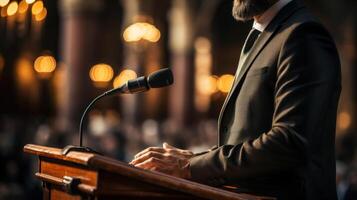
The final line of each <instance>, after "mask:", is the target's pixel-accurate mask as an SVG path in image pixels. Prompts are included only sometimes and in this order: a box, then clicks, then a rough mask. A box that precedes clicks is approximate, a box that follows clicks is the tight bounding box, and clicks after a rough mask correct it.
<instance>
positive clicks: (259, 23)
mask: <svg viewBox="0 0 357 200" xmlns="http://www.w3.org/2000/svg"><path fill="white" fill-rule="evenodd" d="M290 1H292V0H279V1H278V2H276V3H275V4H274V5H272V6H271V7H270V8H269V9H268V10H266V11H265V12H264V13H263V14H262V15H260V16H259V17H258V18H257V19H255V20H254V23H253V28H254V29H257V30H258V31H260V32H263V31H264V30H265V29H266V27H267V26H268V25H269V23H270V22H271V20H273V18H274V17H275V16H276V15H277V14H278V12H279V11H280V10H281V9H282V8H283V7H284V6H286V4H288V3H289V2H290Z"/></svg>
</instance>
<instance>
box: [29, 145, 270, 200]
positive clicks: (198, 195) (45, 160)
mask: <svg viewBox="0 0 357 200" xmlns="http://www.w3.org/2000/svg"><path fill="white" fill-rule="evenodd" d="M24 151H25V152H26V153H30V154H33V155H37V156H39V157H40V162H41V164H40V172H41V173H42V174H48V175H51V176H54V177H57V178H63V176H71V177H76V178H80V180H81V182H82V183H84V184H85V185H88V186H90V187H92V188H95V195H98V197H100V196H102V197H104V196H107V197H108V198H109V197H113V196H117V197H118V196H121V197H128V198H129V197H130V198H131V197H137V198H138V199H143V198H144V197H145V198H144V199H147V198H154V199H165V198H166V199H173V197H175V199H211V200H258V199H267V200H269V199H274V198H270V197H261V196H254V195H247V194H238V193H234V192H230V191H227V190H223V189H220V188H215V187H211V186H208V185H203V184H200V183H196V182H192V181H189V180H185V179H181V178H177V177H173V176H170V175H167V174H163V173H160V172H154V171H148V170H144V169H140V168H136V167H134V166H131V165H128V164H126V163H124V162H120V161H118V160H114V159H111V158H108V157H105V156H101V155H97V154H93V153H84V152H70V153H68V154H67V155H62V154H61V149H58V148H51V147H44V146H39V145H32V144H29V145H26V146H25V147H24ZM51 192H52V191H51ZM51 197H52V193H51ZM146 197H147V198H146ZM193 197H194V198H193ZM130 198H129V199H130ZM125 199H126V198H125Z"/></svg>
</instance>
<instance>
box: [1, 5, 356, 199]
mask: <svg viewBox="0 0 357 200" xmlns="http://www.w3.org/2000/svg"><path fill="white" fill-rule="evenodd" d="M305 4H306V5H307V6H308V7H309V8H310V9H311V10H312V11H313V12H314V14H315V15H316V16H318V17H319V18H320V19H321V21H322V23H323V24H324V25H325V26H326V27H327V28H328V29H329V31H330V32H331V34H332V36H333V37H334V39H335V41H336V44H337V46H338V49H339V53H340V58H341V62H342V74H343V91H342V94H341V99H340V106H339V111H338V116H337V119H338V120H337V133H336V159H337V160H336V162H337V176H336V181H337V189H338V195H339V198H340V199H357V197H356V185H357V170H356V166H357V164H356V160H357V157H356V154H355V152H356V147H357V145H356V140H357V139H356V137H357V133H356V130H357V129H356V128H357V127H356V126H357V96H356V92H357V71H356V67H357V59H356V58H357V52H356V47H357V13H356V7H357V2H356V1H354V0H343V1H341V0H329V1H325V0H305ZM0 9H1V12H0V15H1V16H0V162H1V164H0V173H1V175H0V199H40V198H41V183H40V182H39V181H38V180H36V179H35V178H34V176H33V173H34V172H35V171H37V163H36V158H35V157H33V156H29V155H25V154H24V153H23V152H22V148H23V146H24V145H25V144H27V143H34V144H40V145H48V146H54V147H59V148H62V147H64V146H65V145H67V144H78V137H77V134H78V125H79V119H80V116H81V113H82V112H83V110H84V108H85V107H86V106H87V104H88V103H89V102H90V101H91V99H92V98H94V97H95V96H96V95H99V94H101V93H102V92H104V91H106V90H108V89H111V88H113V87H118V86H120V85H121V84H123V83H124V82H126V81H127V80H130V79H133V78H136V77H138V76H142V75H147V74H149V73H150V72H153V71H155V70H158V69H161V68H164V67H169V68H171V69H172V70H173V73H174V76H175V83H174V85H172V86H170V87H169V88H165V89H156V90H152V91H150V92H148V93H145V94H139V95H124V96H120V97H118V96H115V97H107V98H106V99H103V100H101V101H100V102H98V103H97V104H96V106H95V107H94V109H93V110H92V111H91V112H90V113H89V115H88V117H87V120H86V122H85V139H84V144H85V145H87V146H90V147H92V148H94V149H96V150H97V151H99V152H102V153H103V154H104V155H107V156H110V157H113V158H116V159H119V160H122V161H130V160H131V159H132V156H133V155H134V154H135V153H137V152H138V151H140V150H141V149H143V148H145V147H148V146H161V145H162V142H164V141H166V142H168V143H169V144H172V145H175V146H177V147H180V148H188V149H191V150H193V151H195V152H199V151H201V150H204V149H206V148H209V147H211V146H213V145H214V144H215V143H216V142H217V118H218V115H219V111H220V108H221V106H222V104H223V101H224V99H225V97H226V95H227V92H228V91H229V90H230V87H231V85H232V81H233V75H234V72H235V70H236V66H237V63H238V59H239V55H240V50H241V48H242V45H243V43H244V40H245V37H246V36H247V34H248V32H249V30H250V29H251V23H241V22H237V21H235V20H234V19H233V18H232V16H231V9H232V0H0Z"/></svg>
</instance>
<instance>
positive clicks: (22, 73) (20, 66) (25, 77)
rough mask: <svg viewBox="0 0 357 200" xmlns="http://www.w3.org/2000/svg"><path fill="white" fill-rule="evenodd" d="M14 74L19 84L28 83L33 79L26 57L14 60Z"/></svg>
mask: <svg viewBox="0 0 357 200" xmlns="http://www.w3.org/2000/svg"><path fill="white" fill-rule="evenodd" d="M16 66H17V68H16V74H17V78H18V81H19V82H20V84H21V85H23V86H24V85H26V84H30V83H31V82H32V81H34V80H35V75H34V71H33V70H32V65H31V62H30V61H29V60H28V59H26V58H20V59H19V60H18V61H17V62H16Z"/></svg>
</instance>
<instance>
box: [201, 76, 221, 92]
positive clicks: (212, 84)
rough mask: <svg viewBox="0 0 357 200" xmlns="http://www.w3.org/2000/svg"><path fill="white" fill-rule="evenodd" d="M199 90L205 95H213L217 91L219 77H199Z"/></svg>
mask: <svg viewBox="0 0 357 200" xmlns="http://www.w3.org/2000/svg"><path fill="white" fill-rule="evenodd" d="M198 85H199V87H198V88H197V89H198V92H199V93H201V94H204V95H211V94H213V93H215V92H217V77H216V76H202V77H199V78H198Z"/></svg>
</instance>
